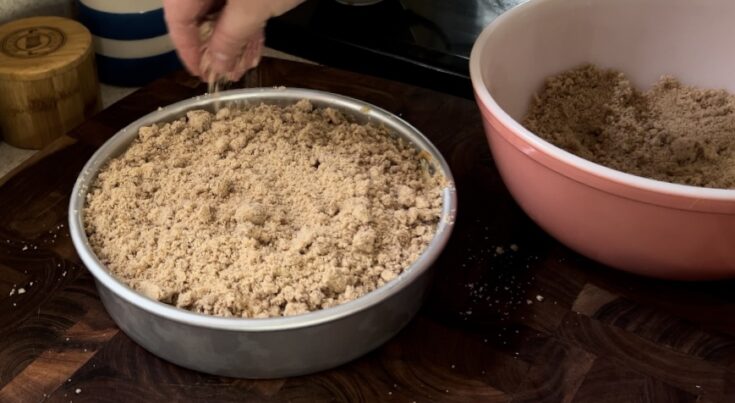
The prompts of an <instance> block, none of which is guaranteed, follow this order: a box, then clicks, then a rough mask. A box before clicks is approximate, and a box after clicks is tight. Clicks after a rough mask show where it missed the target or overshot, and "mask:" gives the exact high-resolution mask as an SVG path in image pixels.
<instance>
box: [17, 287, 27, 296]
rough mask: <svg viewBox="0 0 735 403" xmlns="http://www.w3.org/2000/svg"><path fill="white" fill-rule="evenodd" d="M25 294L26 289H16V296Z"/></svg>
mask: <svg viewBox="0 0 735 403" xmlns="http://www.w3.org/2000/svg"><path fill="white" fill-rule="evenodd" d="M25 293H26V289H25V288H22V287H21V288H18V295H20V294H25Z"/></svg>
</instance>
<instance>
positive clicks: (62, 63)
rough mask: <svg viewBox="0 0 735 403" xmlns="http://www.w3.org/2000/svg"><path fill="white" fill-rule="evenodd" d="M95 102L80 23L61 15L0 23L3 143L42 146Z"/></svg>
mask: <svg viewBox="0 0 735 403" xmlns="http://www.w3.org/2000/svg"><path fill="white" fill-rule="evenodd" d="M100 107H101V100H100V88H99V82H98V81H97V73H96V70H95V64H94V52H93V50H92V36H91V35H90V33H89V31H87V29H86V28H85V27H84V26H82V25H81V24H79V23H78V22H76V21H73V20H69V19H66V18H61V17H33V18H26V19H21V20H16V21H12V22H9V23H7V24H5V25H2V26H0V134H1V135H2V137H3V139H4V140H5V141H6V142H7V143H9V144H11V145H13V146H16V147H21V148H30V149H40V148H43V147H45V146H46V145H47V144H49V143H51V142H52V141H53V140H54V139H56V138H57V137H59V136H61V135H63V134H64V133H66V132H67V131H68V130H70V129H71V128H73V127H75V126H76V125H78V124H79V123H81V122H82V121H84V119H85V118H87V117H89V116H90V115H92V114H94V113H95V112H97V111H98V110H99V109H100Z"/></svg>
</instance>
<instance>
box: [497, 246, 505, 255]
mask: <svg viewBox="0 0 735 403" xmlns="http://www.w3.org/2000/svg"><path fill="white" fill-rule="evenodd" d="M503 253H505V249H503V247H502V246H496V247H495V254H497V255H502V254H503Z"/></svg>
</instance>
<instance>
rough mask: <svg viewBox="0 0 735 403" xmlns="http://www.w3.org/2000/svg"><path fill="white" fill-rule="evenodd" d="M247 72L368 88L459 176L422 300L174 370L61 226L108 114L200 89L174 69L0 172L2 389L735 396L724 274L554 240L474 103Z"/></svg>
mask: <svg viewBox="0 0 735 403" xmlns="http://www.w3.org/2000/svg"><path fill="white" fill-rule="evenodd" d="M246 81H247V82H246V83H245V85H246V86H273V85H285V86H300V87H308V88H315V89H320V90H327V91H332V92H336V93H340V94H345V95H349V96H353V97H357V98H360V99H363V100H366V101H368V102H371V103H374V104H376V105H378V106H381V107H383V108H385V109H387V110H389V111H392V112H394V113H396V114H399V115H400V116H402V117H403V118H404V119H406V120H408V121H409V122H411V123H412V124H413V125H415V126H416V127H418V128H419V129H420V130H422V131H423V132H424V133H425V134H426V135H427V136H428V137H429V138H430V139H431V140H432V141H433V142H434V144H436V145H437V147H438V148H439V149H440V150H441V151H442V153H443V154H444V156H445V157H446V159H447V160H448V161H449V163H450V165H451V168H452V170H453V173H454V175H455V177H456V180H457V188H458V194H459V217H458V220H457V227H456V230H455V233H454V235H453V237H452V240H451V241H450V244H449V245H448V247H447V249H446V250H445V252H444V253H443V255H442V256H441V258H440V260H439V261H438V262H437V263H436V267H435V269H436V278H435V282H434V286H433V289H432V291H431V293H430V295H429V297H428V300H427V301H426V303H425V305H424V308H423V309H422V310H421V312H420V313H419V315H418V316H417V317H416V318H415V319H414V320H413V321H412V322H411V323H410V324H409V325H408V326H407V327H406V328H405V329H404V330H403V331H402V332H401V333H400V334H399V335H398V336H397V337H395V338H394V339H392V340H390V341H389V342H388V343H386V344H385V345H384V346H382V347H380V348H379V349H377V350H375V351H373V352H372V353H370V354H368V355H366V356H364V357H362V358H360V359H358V360H356V361H354V362H352V363H349V364H347V365H344V366H342V367H339V368H335V369H333V370H329V371H325V372H322V373H319V374H315V375H310V376H303V377H297V378H291V379H277V380H266V381H253V380H240V379H231V378H222V377H216V376H210V375H205V374H200V373H197V372H193V371H189V370H185V369H182V368H179V367H177V366H175V365H172V364H169V363H167V362H165V361H162V360H160V359H158V358H156V357H155V356H154V355H152V354H150V353H148V352H146V351H145V350H143V349H142V348H140V347H139V346H138V345H137V344H135V343H134V342H133V341H131V340H130V339H129V338H128V337H127V336H126V335H125V334H123V333H122V332H120V331H119V329H118V328H117V327H116V326H115V324H114V323H113V322H112V321H111V320H110V318H109V317H108V316H107V314H106V312H105V310H104V308H103V306H102V304H101V303H100V301H99V298H98V296H97V292H96V290H95V287H94V282H93V280H92V278H91V276H90V275H89V273H88V272H87V271H86V269H85V268H84V267H83V265H82V264H81V262H80V260H79V258H78V257H77V255H76V253H75V252H74V248H73V247H72V244H71V241H70V239H69V235H68V231H67V224H66V223H67V213H66V210H67V204H68V199H69V192H70V190H71V187H72V184H73V182H74V180H75V179H76V176H77V174H78V172H79V171H80V169H81V167H82V165H83V164H84V163H85V162H86V161H87V159H88V158H89V157H90V156H91V154H92V153H93V152H94V151H95V149H96V148H97V147H99V146H100V145H101V144H102V143H103V142H104V141H105V140H106V139H107V138H109V137H110V136H112V135H113V134H114V133H115V132H116V131H117V130H118V129H120V128H121V127H123V126H124V125H126V124H128V123H129V122H131V121H132V120H134V119H135V118H137V117H139V116H142V115H144V114H145V113H147V112H150V111H152V110H154V109H156V108H157V107H158V106H163V105H167V104H170V103H172V102H174V101H177V100H180V99H183V98H187V97H190V96H193V95H196V94H201V93H202V92H204V89H203V87H202V86H201V85H199V83H197V82H196V80H193V79H191V78H190V77H188V76H186V75H184V74H183V73H182V74H175V75H173V76H170V77H168V78H165V79H161V80H158V81H156V82H154V83H152V84H151V85H149V86H147V87H145V88H143V89H141V90H140V91H138V92H136V93H134V94H132V95H131V96H129V97H127V98H125V99H123V100H122V101H120V102H118V103H117V104H115V105H113V106H112V107H110V108H109V109H107V110H105V111H103V112H101V113H99V114H98V115H96V116H95V117H93V118H92V119H91V120H89V121H88V122H86V123H84V124H82V125H81V126H79V127H78V128H76V129H75V130H73V131H72V132H71V133H70V134H69V135H68V136H64V137H62V138H61V139H59V140H58V141H57V142H55V143H54V144H52V145H51V146H49V147H48V148H46V149H45V150H43V151H41V152H40V153H39V154H37V155H36V156H34V157H33V158H32V159H31V160H30V161H28V162H26V163H25V164H24V165H23V166H21V167H20V168H19V169H17V170H16V171H15V172H14V174H13V175H11V176H8V177H5V178H4V179H2V180H0V402H26V401H41V400H48V401H53V402H69V401H73V402H75V403H76V402H82V401H120V402H131V401H167V400H169V401H202V402H204V401H206V402H211V401H218V400H222V401H274V402H275V401H284V402H285V401H291V402H312V401H335V402H358V401H365V402H372V401H395V402H403V403H406V402H413V401H415V402H428V401H442V402H444V401H447V402H511V401H512V402H539V401H547V402H644V401H645V402H648V401H650V402H716V401H720V402H727V401H731V402H732V401H735V282H732V281H721V282H712V283H682V282H667V281H661V280H652V279H646V278H641V277H637V276H633V275H628V274H625V273H620V272H617V271H614V270H611V269H608V268H606V267H603V266H601V265H598V264H596V263H594V262H591V261H589V260H587V259H585V258H583V257H580V256H579V255H577V254H575V253H573V252H571V251H570V250H568V249H567V248H565V247H564V246H562V245H560V244H559V243H558V242H556V241H555V240H553V239H552V238H551V237H549V236H548V235H546V234H545V233H544V232H543V231H541V230H540V229H539V228H538V227H537V226H536V225H535V224H534V223H533V222H531V221H530V220H529V219H528V218H527V216H526V215H525V214H524V213H523V212H522V211H521V210H520V209H519V208H518V207H517V205H516V204H515V203H514V202H513V200H512V199H511V197H510V195H509V194H508V192H507V191H506V189H505V187H504V186H503V184H502V182H501V180H500V177H499V176H498V173H497V171H496V170H495V167H494V164H493V161H492V158H491V156H490V153H489V152H488V147H487V144H486V142H485V138H484V134H483V131H482V127H481V122H480V117H479V113H478V111H477V109H476V107H475V105H474V103H473V102H471V101H469V100H467V99H462V98H457V97H453V96H449V95H446V94H441V93H438V92H432V91H429V90H425V89H420V88H417V87H413V86H409V85H406V84H401V83H397V82H391V81H386V80H382V79H378V78H372V77H366V76H360V75H357V74H354V73H348V72H344V71H340V70H335V69H330V68H326V67H318V66H308V65H303V64H298V63H292V62H285V61H277V60H271V59H266V60H264V62H263V64H262V65H261V66H260V67H259V68H258V70H257V71H256V72H255V73H253V74H251V75H249V76H248V79H247V80H246ZM514 245H515V246H514ZM501 248H502V250H501ZM515 249H517V250H515ZM31 283H32V285H31ZM19 287H22V288H24V290H25V293H23V294H19V293H18V291H17V290H18V288H19ZM13 289H15V290H16V291H15V293H14V294H13V295H9V294H10V293H11V290H13ZM77 392H78V393H77Z"/></svg>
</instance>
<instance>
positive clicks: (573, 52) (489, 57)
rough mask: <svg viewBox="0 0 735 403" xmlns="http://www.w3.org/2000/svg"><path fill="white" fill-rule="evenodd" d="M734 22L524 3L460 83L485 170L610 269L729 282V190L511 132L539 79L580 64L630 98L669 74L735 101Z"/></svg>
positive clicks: (733, 218) (604, 4)
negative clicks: (474, 115)
mask: <svg viewBox="0 0 735 403" xmlns="http://www.w3.org/2000/svg"><path fill="white" fill-rule="evenodd" d="M733 18H735V2H734V1H731V0H708V1H691V0H614V1H609V0H532V1H530V2H527V3H524V4H522V5H520V6H518V7H516V8H514V9H512V10H510V11H508V12H506V13H505V14H503V15H502V16H500V17H499V18H498V19H496V20H495V21H494V22H493V23H492V24H491V25H490V26H488V27H487V28H486V29H485V30H484V31H483V32H482V34H481V35H480V37H479V38H478V39H477V42H476V43H475V46H474V48H473V49H472V56H471V58H470V73H471V77H472V83H473V86H474V90H475V95H476V98H477V103H478V105H479V107H480V110H481V112H482V117H483V121H484V125H485V131H486V134H487V138H488V142H489V143H490V148H491V150H492V153H493V156H494V158H495V162H496V164H497V166H498V169H499V171H500V174H501V176H502V177H503V180H504V181H505V184H506V185H507V187H508V188H509V189H510V192H511V193H512V194H513V197H515V199H516V201H517V202H518V203H519V204H520V206H521V207H522V208H523V209H524V210H525V212H526V213H527V214H528V215H529V216H530V217H531V218H532V219H533V220H534V221H536V223H538V224H539V225H540V226H541V227H542V228H544V229H545V230H546V231H547V232H549V233H550V234H551V235H553V236H554V237H556V238H557V239H558V240H559V241H561V242H562V243H564V244H566V245H567V246H569V247H570V248H572V249H574V250H576V251H577V252H579V253H581V254H583V255H585V256H587V257H589V258H592V259H594V260H597V261H599V262H602V263H605V264H607V265H610V266H612V267H616V268H619V269H623V270H627V271H630V272H633V273H638V274H642V275H646V276H653V277H661V278H671V279H688V280H694V279H713V278H724V277H735V190H724V189H706V188H699V187H693V186H684V185H676V184H671V183H666V182H661V181H656V180H651V179H646V178H641V177H638V176H634V175H629V174H626V173H622V172H620V171H615V170H613V169H609V168H606V167H604V166H601V165H598V164H595V163H592V162H590V161H587V160H584V159H582V158H579V157H577V156H575V155H573V154H571V153H568V152H566V151H564V150H562V149H560V148H558V147H555V146H553V145H552V144H550V143H548V142H546V141H544V140H542V139H541V138H539V137H538V136H536V135H534V134H533V133H531V132H529V131H528V130H526V129H525V128H524V127H523V126H521V125H520V123H519V121H520V120H522V118H523V115H524V114H525V112H526V110H527V107H528V104H529V101H530V100H531V97H532V95H533V94H534V93H535V92H537V91H538V90H539V89H540V88H541V85H542V84H543V80H544V79H545V78H546V77H547V76H549V75H553V74H557V73H560V72H562V71H564V70H566V69H569V68H573V67H576V66H578V65H580V64H582V63H587V62H589V63H594V64H597V65H599V66H601V67H609V68H615V69H618V70H621V71H623V72H624V73H626V74H627V75H628V77H629V78H631V80H632V81H633V83H634V84H635V85H637V86H638V87H639V88H647V87H649V86H650V85H652V84H653V83H654V82H655V81H657V80H658V78H659V77H660V76H661V75H662V74H672V75H674V76H676V77H678V78H680V79H681V80H682V81H683V82H684V83H686V84H690V85H696V86H700V87H706V88H724V89H727V90H728V91H730V92H733V93H735V52H733V48H732V41H733V38H735V23H733ZM733 137H735V133H734V134H733Z"/></svg>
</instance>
